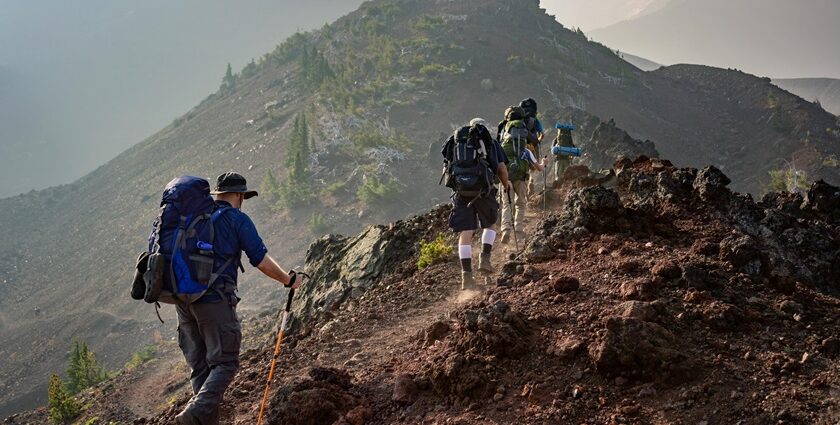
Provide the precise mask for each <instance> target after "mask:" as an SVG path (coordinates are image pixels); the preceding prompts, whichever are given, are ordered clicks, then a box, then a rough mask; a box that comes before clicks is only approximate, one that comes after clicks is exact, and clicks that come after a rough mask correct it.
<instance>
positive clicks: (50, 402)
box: [47, 374, 81, 424]
mask: <svg viewBox="0 0 840 425" xmlns="http://www.w3.org/2000/svg"><path fill="white" fill-rule="evenodd" d="M47 408H48V409H49V413H50V420H51V421H52V422H53V423H56V424H66V423H68V422H70V420H71V419H73V418H75V417H76V416H78V415H79V413H80V412H81V406H79V403H78V402H77V401H76V399H74V398H73V396H72V395H70V393H69V392H68V391H67V388H66V387H65V386H64V383H63V382H61V379H60V378H59V377H58V375H56V374H52V376H50V385H49V389H48V390H47Z"/></svg>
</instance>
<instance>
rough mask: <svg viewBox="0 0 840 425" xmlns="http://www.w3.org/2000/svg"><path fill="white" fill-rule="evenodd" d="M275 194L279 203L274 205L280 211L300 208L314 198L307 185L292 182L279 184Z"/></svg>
mask: <svg viewBox="0 0 840 425" xmlns="http://www.w3.org/2000/svg"><path fill="white" fill-rule="evenodd" d="M277 194H278V196H279V198H280V201H279V202H278V203H277V204H276V205H277V207H278V208H280V209H290V208H297V207H301V206H304V205H307V204H309V203H310V202H311V201H312V200H313V199H314V198H315V196H314V195H313V193H312V189H311V188H310V187H309V185H307V184H305V183H303V182H294V181H286V182H283V183H280V189H279V190H278V193H277Z"/></svg>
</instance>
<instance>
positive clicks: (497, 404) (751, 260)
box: [6, 157, 840, 425]
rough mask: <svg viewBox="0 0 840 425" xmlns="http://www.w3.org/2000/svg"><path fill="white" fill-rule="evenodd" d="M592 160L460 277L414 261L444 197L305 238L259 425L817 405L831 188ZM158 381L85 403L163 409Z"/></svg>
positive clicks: (253, 352)
mask: <svg viewBox="0 0 840 425" xmlns="http://www.w3.org/2000/svg"><path fill="white" fill-rule="evenodd" d="M609 176H610V177H609V178H607V179H605V178H604V175H601V174H596V173H591V172H589V171H588V170H585V169H581V168H578V169H570V171H569V172H568V173H567V175H566V181H565V182H564V184H563V185H560V186H559V187H557V188H554V189H551V190H550V191H549V192H548V193H547V197H548V199H547V200H548V205H549V211H550V213H549V214H547V216H546V217H545V218H544V219H543V218H542V211H541V202H542V199H539V200H537V199H534V200H533V202H534V203H535V204H539V206H538V205H534V206H533V208H532V209H531V211H532V213H531V215H532V216H533V217H532V218H533V219H532V224H531V226H530V227H529V229H528V231H527V232H526V233H528V234H529V235H531V236H530V237H529V238H528V239H527V241H520V243H523V242H524V243H523V246H522V250H521V252H512V250H511V245H508V246H506V247H504V248H503V249H497V250H496V253H495V257H496V265H497V267H498V269H499V272H498V274H497V275H496V276H494V277H493V278H492V279H490V285H487V286H483V287H480V288H479V289H478V290H476V291H470V292H461V291H460V290H459V289H458V284H459V279H460V276H459V267H458V263H457V259H456V258H451V259H448V260H447V261H445V262H443V263H440V264H435V265H432V266H429V267H427V268H424V269H422V270H418V269H417V266H416V261H417V253H418V251H417V249H418V246H417V245H418V242H419V241H421V240H426V241H428V240H431V239H433V238H434V236H435V235H436V234H437V233H439V232H446V217H447V215H448V211H449V209H448V207H447V206H441V207H437V208H435V209H433V210H432V211H430V212H429V213H427V214H425V215H421V216H416V217H413V218H411V219H409V220H405V221H400V222H396V223H392V224H391V225H389V226H379V227H373V228H370V229H368V230H366V231H365V232H363V233H362V234H360V235H358V236H356V237H353V238H348V237H337V236H329V237H325V238H322V239H321V240H319V241H318V242H316V243H315V244H313V245H312V247H311V248H310V251H309V252H308V254H307V265H306V267H307V271H308V272H310V273H311V274H312V275H313V277H315V279H314V281H313V283H312V285H311V287H310V288H307V289H306V290H302V294H301V298H300V299H299V302H298V303H296V312H297V313H298V317H299V318H301V319H303V320H298V321H295V323H294V324H293V326H292V327H293V329H294V333H293V334H291V335H290V336H289V337H288V338H287V339H286V340H285V341H284V345H283V351H282V355H281V358H280V365H279V366H280V369H279V370H280V373H279V376H278V377H277V378H276V379H275V381H274V382H273V384H272V392H271V395H270V409H269V411H268V414H267V417H266V418H267V423H268V424H272V425H276V424H298V425H300V424H312V425H315V424H353V425H359V424H488V423H489V424H557V423H572V424H625V423H633V424H742V425H753V424H754V425H759V424H762V425H763V424H821V425H829V424H832V425H833V424H837V423H838V421H840V361H838V358H840V333H839V332H838V326H837V323H838V319H840V298H839V297H840V286H838V282H840V227H838V225H840V189H838V188H836V187H832V186H829V185H827V184H825V183H822V182H817V183H815V184H814V185H813V186H812V187H811V189H810V190H809V191H808V192H807V193H806V194H804V195H798V194H788V193H775V194H769V195H767V196H765V197H764V198H763V199H762V200H761V201H759V202H756V201H754V200H753V199H752V198H751V197H749V196H743V195H739V194H737V193H733V192H731V191H730V190H729V189H728V188H727V184H728V178H727V177H726V176H725V175H723V173H721V172H720V171H718V170H717V169H715V168H713V167H709V168H706V169H703V170H695V169H687V168H676V167H674V166H672V165H671V164H670V163H669V162H667V161H663V160H658V159H648V158H644V157H641V158H639V159H637V160H635V161H630V160H622V161H619V162H618V163H616V164H615V166H614V170H613V173H612V174H610V175H609ZM593 182H600V183H601V184H603V186H602V185H597V184H595V185H593ZM550 186H551V185H550ZM604 186H607V187H604ZM535 198H536V197H535ZM445 234H447V233H445ZM451 242H453V243H454V239H451ZM513 251H515V250H513ZM347 276H354V277H353V278H352V279H351V278H348V277H347ZM344 279H347V281H344ZM275 314H276V313H274V312H272V313H267V314H265V315H263V316H261V317H255V318H251V319H248V320H246V321H245V323H244V329H245V332H246V338H245V342H244V344H245V347H246V350H245V351H244V353H243V355H242V369H241V372H240V373H239V375H238V376H237V378H236V380H235V382H234V383H233V385H232V386H231V388H230V389H229V391H228V393H227V396H226V401H225V405H224V421H223V423H226V424H253V423H255V422H256V419H255V418H256V415H257V410H258V408H259V406H258V403H259V399H260V397H261V395H262V390H263V388H264V384H265V382H264V379H265V376H266V372H267V368H268V365H269V362H270V356H271V350H272V347H273V342H274V336H275V333H274V327H275V326H276V320H275ZM176 375H177V376H180V378H173V380H174V381H178V379H180V380H181V381H180V382H182V383H183V374H182V373H180V372H179V374H176ZM125 381H126V382H124V383H119V382H117V383H112V384H109V385H113V386H114V388H125V386H123V385H127V386H131V385H133V384H132V382H133V381H130V380H128V379H126V380H125ZM146 382H147V383H148V384H149V385H152V384H153V383H152V382H150V381H146ZM97 391H99V394H100V398H101V400H107V399H108V398H107V396H105V395H103V394H105V393H106V392H105V391H102V390H101V389H98V390H97ZM173 395H174V396H176V397H172V395H170V397H172V400H171V405H169V406H168V407H165V408H163V409H162V410H158V413H157V414H149V415H148V416H146V415H145V414H143V415H141V414H139V411H138V410H134V411H131V409H129V410H126V409H124V408H120V407H119V406H115V405H109V404H108V403H104V402H102V401H101V400H100V399H96V398H95V397H93V398H92V400H93V405H92V407H91V408H90V414H91V415H92V414H94V413H95V414H97V415H98V416H99V417H100V418H101V420H103V421H105V420H114V421H118V422H120V423H122V422H125V423H148V424H170V423H172V418H173V417H174V415H175V413H177V411H178V410H179V409H180V408H181V407H182V406H183V404H184V403H185V402H186V400H187V399H188V395H189V394H188V393H187V392H186V389H185V388H183V387H179V389H176V390H175V391H174V394H173ZM148 411H149V412H153V411H154V410H153V409H150V410H148ZM19 419H20V418H19ZM6 423H16V424H17V423H39V422H25V421H22V420H18V421H14V420H13V421H8V420H7V422H6ZM105 423H107V422H105Z"/></svg>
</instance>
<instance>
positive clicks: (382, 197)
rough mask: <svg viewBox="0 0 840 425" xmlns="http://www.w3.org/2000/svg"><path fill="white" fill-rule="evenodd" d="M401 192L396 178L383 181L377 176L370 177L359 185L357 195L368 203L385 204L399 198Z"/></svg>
mask: <svg viewBox="0 0 840 425" xmlns="http://www.w3.org/2000/svg"><path fill="white" fill-rule="evenodd" d="M399 193H400V186H399V184H398V183H397V182H396V181H394V180H388V181H387V182H381V181H379V179H377V178H376V177H368V178H367V179H365V182H364V183H363V184H362V185H361V186H359V189H358V190H357V191H356V196H357V197H358V198H359V200H361V201H362V202H365V203H366V204H369V205H371V204H385V203H388V202H389V201H392V200H394V199H396V198H397V196H398V195H399Z"/></svg>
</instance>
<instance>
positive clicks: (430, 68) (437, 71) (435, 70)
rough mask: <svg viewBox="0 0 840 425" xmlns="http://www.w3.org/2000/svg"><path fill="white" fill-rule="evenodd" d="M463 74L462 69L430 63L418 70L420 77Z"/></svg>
mask: <svg viewBox="0 0 840 425" xmlns="http://www.w3.org/2000/svg"><path fill="white" fill-rule="evenodd" d="M463 72H464V70H463V69H461V68H458V67H457V66H455V65H441V64H439V63H430V64H427V65H424V66H423V67H422V68H420V75H431V76H435V75H457V74H461V73H463Z"/></svg>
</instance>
